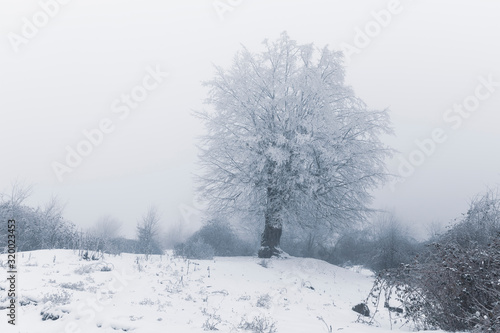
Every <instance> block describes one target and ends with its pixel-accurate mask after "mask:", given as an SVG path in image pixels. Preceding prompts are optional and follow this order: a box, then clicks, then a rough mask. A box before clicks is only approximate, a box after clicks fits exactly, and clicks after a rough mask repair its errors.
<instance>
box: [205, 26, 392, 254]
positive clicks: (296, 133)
mask: <svg viewBox="0 0 500 333" xmlns="http://www.w3.org/2000/svg"><path fill="white" fill-rule="evenodd" d="M264 46H265V50H264V51H263V52H262V53H259V54H254V53H251V52H250V51H248V50H247V49H243V50H242V51H241V52H239V53H238V54H237V55H236V57H235V59H234V63H233V65H232V66H231V67H230V68H229V70H224V69H222V68H220V67H217V68H216V76H215V78H214V79H213V80H211V81H208V82H207V83H206V86H207V87H208V88H209V89H210V90H209V97H208V99H207V101H206V103H207V104H208V105H210V106H212V107H213V109H214V110H213V111H214V112H201V113H199V116H200V117H201V118H202V119H203V120H204V121H205V123H206V127H207V130H208V134H207V135H206V136H204V138H203V142H202V147H201V148H202V153H201V161H202V165H203V167H204V168H205V171H206V172H205V173H204V175H203V176H202V177H201V182H202V191H203V193H204V194H205V196H206V198H207V199H208V200H209V206H210V207H211V209H212V210H213V212H214V213H215V214H217V213H218V214H229V213H241V212H251V213H252V214H254V215H258V216H262V217H263V222H264V232H263V233H262V238H261V249H260V251H259V256H260V257H271V256H273V255H279V254H280V252H281V250H280V249H279V244H280V238H281V234H282V228H283V225H284V224H289V225H293V224H295V225H300V226H306V225H314V226H315V227H319V225H324V226H327V227H328V228H331V227H338V226H341V225H342V224H350V223H353V222H354V221H360V220H362V219H363V218H364V217H365V215H366V212H367V204H368V203H369V202H370V199H371V196H370V194H369V191H370V190H372V189H373V188H375V187H376V186H377V185H378V183H379V182H380V181H383V180H384V179H385V178H386V172H385V166H384V158H385V157H386V156H387V155H388V154H390V150H388V149H387V148H386V147H385V146H384V145H383V144H382V143H381V141H380V138H379V136H380V135H381V134H384V133H388V132H389V128H388V123H389V117H388V114H387V112H386V111H373V110H369V109H368V108H367V106H366V105H365V104H364V103H363V101H361V100H360V99H359V98H357V97H356V96H355V95H354V92H353V91H352V89H351V88H350V87H349V86H347V85H346V84H345V82H344V68H343V66H342V59H343V56H342V54H341V52H334V51H331V50H329V49H328V48H326V47H325V48H323V49H320V50H318V49H316V48H315V47H314V46H313V45H311V44H307V45H298V44H297V43H296V42H295V41H293V40H291V39H290V38H289V37H288V36H287V34H286V33H283V34H282V35H281V38H279V39H278V40H277V41H276V42H273V43H271V42H268V41H265V42H264ZM219 216H220V215H219ZM222 216H224V215H222Z"/></svg>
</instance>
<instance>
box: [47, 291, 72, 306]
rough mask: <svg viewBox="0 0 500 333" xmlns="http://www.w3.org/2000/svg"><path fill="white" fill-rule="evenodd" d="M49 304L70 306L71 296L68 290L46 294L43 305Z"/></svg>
mask: <svg viewBox="0 0 500 333" xmlns="http://www.w3.org/2000/svg"><path fill="white" fill-rule="evenodd" d="M48 302H50V303H52V304H56V305H64V304H69V303H70V302H71V294H70V293H69V292H67V291H66V290H58V291H57V292H56V293H53V294H45V295H44V296H43V297H42V303H48Z"/></svg>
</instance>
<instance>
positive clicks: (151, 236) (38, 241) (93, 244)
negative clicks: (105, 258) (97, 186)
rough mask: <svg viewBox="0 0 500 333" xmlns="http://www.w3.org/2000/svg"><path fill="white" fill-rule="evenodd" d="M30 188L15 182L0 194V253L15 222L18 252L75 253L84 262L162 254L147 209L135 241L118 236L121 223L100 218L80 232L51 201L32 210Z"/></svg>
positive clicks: (154, 221)
mask: <svg viewBox="0 0 500 333" xmlns="http://www.w3.org/2000/svg"><path fill="white" fill-rule="evenodd" d="M31 192H32V187H31V186H26V185H24V184H22V183H19V182H15V183H13V185H12V188H11V190H10V192H9V193H1V194H0V221H4V222H5V224H4V227H3V228H0V252H2V253H5V252H7V246H8V244H7V239H8V238H7V221H8V220H11V219H14V220H15V236H16V237H15V241H16V247H17V251H34V250H43V249H75V250H82V251H81V253H86V257H85V259H92V258H93V259H98V258H100V257H101V256H102V254H103V253H109V254H120V253H137V254H161V253H163V251H162V249H161V246H160V243H159V240H158V239H157V233H158V224H159V217H158V214H157V212H156V210H155V209H154V208H150V209H149V210H148V212H147V214H146V215H144V216H143V217H142V219H141V220H139V222H138V224H137V235H138V238H137V239H126V238H124V237H121V236H120V235H119V229H120V222H118V221H117V220H116V219H113V218H112V217H110V216H103V217H101V218H100V219H99V220H98V221H97V222H96V224H95V226H94V227H93V228H90V229H88V230H85V231H84V230H81V229H80V230H79V229H78V228H77V227H76V226H75V224H73V223H72V222H71V221H68V220H66V219H65V218H64V217H63V216H62V213H63V208H64V207H63V206H62V205H61V204H60V203H59V202H58V200H57V199H56V198H52V199H51V200H50V201H49V202H48V203H47V204H46V205H44V206H43V207H31V206H29V205H27V204H26V203H25V202H26V199H27V198H28V197H29V196H30V195H31Z"/></svg>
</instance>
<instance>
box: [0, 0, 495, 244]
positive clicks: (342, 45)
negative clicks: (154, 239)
mask: <svg viewBox="0 0 500 333" xmlns="http://www.w3.org/2000/svg"><path fill="white" fill-rule="evenodd" d="M66 2H67V3H66ZM43 7H44V8H45V9H44V8H43ZM44 10H45V11H44ZM45 12H48V13H49V14H50V15H49V14H46V13H45ZM499 12H500V2H497V1H456V0H453V1H451V0H449V1H431V0H428V1H426V0H419V1H405V0H401V1H374V0H366V1H352V0H343V1H327V0H323V1H314V0H313V1H312V0H307V1H305V0H304V1H293V0H279V1H269V0H220V1H213V0H190V1H159V0H156V1H153V0H141V1H129V0H114V1H102V0H99V1H98V0H85V1H82V0H72V1H62V0H60V1H56V0H52V1H50V0H41V1H31V0H30V1H18V0H1V1H0V37H1V38H0V59H1V61H0V110H1V118H0V152H1V156H2V157H1V161H0V162H1V163H0V165H1V166H0V168H1V173H0V190H1V191H5V190H7V189H8V188H9V186H10V183H11V182H12V181H13V180H14V179H16V178H18V179H22V180H26V181H27V182H28V183H33V184H34V185H35V187H34V194H33V196H32V198H31V199H30V202H29V203H30V204H33V205H37V204H43V203H44V202H46V201H47V200H48V199H49V198H50V196H51V195H57V196H58V197H59V198H60V200H61V201H62V202H63V203H66V204H67V205H66V210H65V217H66V218H68V219H69V220H72V221H73V222H75V223H76V224H77V225H79V226H83V227H85V226H90V225H91V224H93V223H94V222H95V221H96V220H97V218H99V217H100V216H102V215H105V214H109V215H112V216H114V217H116V218H118V219H119V220H121V221H122V222H123V223H124V227H123V232H124V234H125V235H127V236H130V237H132V236H134V229H135V224H136V221H137V219H138V218H139V217H140V216H141V214H143V213H144V212H145V210H146V209H147V207H148V206H149V205H151V204H155V205H157V206H158V207H159V208H160V210H161V212H162V216H163V221H164V223H165V225H167V224H169V223H174V222H178V221H180V220H182V221H183V223H186V224H189V223H193V222H194V221H195V217H194V216H193V215H189V214H184V215H185V216H183V215H182V214H181V211H185V212H186V210H187V212H188V213H189V207H192V206H193V187H194V185H193V180H192V174H193V173H194V172H195V171H196V166H195V161H196V158H197V157H196V156H197V149H196V146H195V144H196V139H197V136H198V135H199V134H200V133H201V132H202V130H203V127H202V125H201V124H200V123H199V122H198V120H197V119H195V118H194V117H193V116H192V111H193V110H200V109H201V108H203V104H202V102H203V99H204V98H205V93H206V92H205V90H204V88H203V87H202V86H201V82H202V81H203V80H208V79H210V78H212V76H213V74H214V71H213V64H216V65H221V66H223V67H227V66H229V65H230V64H231V60H232V58H233V56H234V54H235V52H237V51H238V50H240V49H241V45H245V46H246V47H248V48H249V49H251V50H256V51H259V50H260V49H261V42H262V40H264V39H265V38H269V39H276V38H278V37H279V34H280V33H281V32H282V31H285V30H286V31H287V32H288V34H289V35H290V37H291V38H292V39H295V40H297V41H298V42H299V43H315V44H316V45H317V46H319V47H322V46H324V45H327V44H328V45H329V46H330V47H331V48H334V49H338V50H341V49H342V50H344V51H346V53H348V54H347V55H348V57H347V58H348V59H347V61H346V65H347V82H348V84H350V85H351V86H352V87H353V88H354V90H355V92H356V94H357V95H358V96H359V97H361V98H362V99H363V100H364V101H365V102H366V103H367V104H368V106H369V107H371V108H375V109H383V108H388V109H389V110H390V115H391V119H392V122H393V127H394V129H395V136H394V137H388V138H386V139H385V140H386V141H387V143H388V144H390V145H391V146H392V147H393V148H395V149H396V150H398V151H399V152H400V154H398V155H395V158H394V159H393V160H391V161H388V163H389V164H388V165H389V169H390V171H391V172H393V173H395V174H400V175H401V176H402V177H401V179H400V182H398V183H392V184H388V185H387V186H386V187H385V188H383V189H380V190H379V191H377V192H376V193H374V195H375V201H374V207H376V208H386V209H391V210H394V211H395V212H396V214H397V215H398V216H399V217H400V218H401V219H403V220H404V221H406V222H407V223H408V224H410V225H413V226H415V228H418V226H424V225H426V224H428V223H430V222H432V221H440V222H442V223H447V222H449V221H450V220H452V219H453V218H455V217H458V216H460V214H461V213H462V212H465V211H466V210H467V205H468V202H469V200H470V199H471V198H472V197H473V196H474V195H475V194H477V193H479V192H482V191H484V190H485V189H486V188H487V187H488V186H489V187H495V186H497V185H498V183H499V181H500V153H499V144H500V131H499V130H498V128H499V124H500V112H499V111H500V85H499V84H498V83H497V82H500V61H499V59H500V44H499V43H500V42H499V41H500V20H499V19H498V13H499ZM166 72H168V73H169V74H168V76H167V75H166V74H165V73H166ZM130 94H135V98H136V100H135V101H134V100H129V101H127V100H126V97H124V96H125V95H130ZM96 128H100V131H101V132H103V131H106V132H107V133H104V134H103V136H102V138H100V137H99V135H97V134H95V133H96V132H95V131H92V130H94V129H96ZM85 131H87V132H88V133H94V134H95V135H94V136H93V140H94V142H95V144H93V145H92V146H91V147H90V148H89V147H88V146H86V144H85V143H82V141H85V140H87V139H86V137H85V134H84V132H85ZM430 140H432V142H433V143H431V141H430ZM416 141H419V142H420V143H421V144H420V148H419V145H418V144H417V143H416ZM68 147H69V149H70V150H77V149H78V147H79V148H80V149H81V150H82V151H85V152H87V151H89V149H90V150H91V151H90V152H89V153H88V155H87V156H83V157H82V159H81V161H78V160H75V158H73V160H71V158H70V160H71V161H72V162H73V165H76V166H75V167H69V166H68V163H67V161H66V159H67V158H68V157H67V155H68V154H69V153H68ZM85 149H87V150H85ZM58 163H60V164H58ZM54 165H58V166H59V167H60V166H61V165H66V168H65V169H64V168H63V169H61V168H60V169H59V170H60V172H59V176H58V173H57V172H55V171H54ZM61 170H63V171H61ZM68 170H70V171H71V172H69V171H68Z"/></svg>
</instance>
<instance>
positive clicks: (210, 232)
mask: <svg viewBox="0 0 500 333" xmlns="http://www.w3.org/2000/svg"><path fill="white" fill-rule="evenodd" d="M174 252H175V254H176V255H180V256H184V257H187V258H189V259H211V258H212V257H213V256H220V257H227V256H248V255H252V254H253V249H252V247H251V246H250V245H249V244H248V243H246V242H244V241H243V240H241V239H240V238H239V237H238V236H237V235H236V233H235V232H234V231H233V229H232V228H231V226H230V225H229V224H227V223H224V222H222V221H219V220H211V221H210V222H208V223H207V224H205V225H204V226H203V227H202V228H201V229H200V230H198V231H197V232H196V233H194V234H193V235H192V236H191V237H189V238H188V239H187V240H186V242H185V243H181V244H177V245H176V246H175V247H174Z"/></svg>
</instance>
